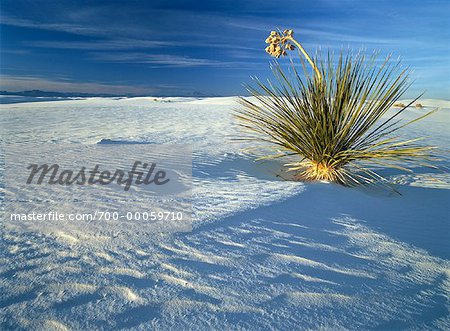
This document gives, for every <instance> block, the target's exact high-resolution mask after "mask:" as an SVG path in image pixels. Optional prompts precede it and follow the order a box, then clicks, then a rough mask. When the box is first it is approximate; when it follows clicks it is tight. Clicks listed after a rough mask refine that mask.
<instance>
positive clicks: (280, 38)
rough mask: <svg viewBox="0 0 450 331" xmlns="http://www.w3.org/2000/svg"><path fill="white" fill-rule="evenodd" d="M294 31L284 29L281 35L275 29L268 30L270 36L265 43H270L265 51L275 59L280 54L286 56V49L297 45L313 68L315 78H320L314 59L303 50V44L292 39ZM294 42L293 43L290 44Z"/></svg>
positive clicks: (292, 48) (291, 48)
mask: <svg viewBox="0 0 450 331" xmlns="http://www.w3.org/2000/svg"><path fill="white" fill-rule="evenodd" d="M293 35H294V31H293V30H284V31H283V33H282V35H280V33H278V32H276V31H272V32H270V36H269V37H267V39H266V44H270V45H269V46H267V47H266V52H267V53H269V54H270V55H271V56H273V57H276V58H277V59H278V58H279V57H280V56H286V54H287V52H286V50H291V51H292V50H294V49H295V46H297V47H298V49H299V50H300V51H301V52H302V54H303V55H304V56H305V58H306V60H308V62H309V64H310V65H311V67H312V68H313V69H314V71H315V73H316V75H317V78H318V79H319V81H320V80H322V75H321V74H320V71H319V69H318V68H317V66H316V64H315V63H314V61H313V60H312V59H311V57H310V56H309V54H308V53H307V52H306V51H305V49H304V48H303V46H302V45H301V44H300V43H299V42H298V41H297V40H295V39H294V37H293ZM292 43H293V44H295V46H294V45H292Z"/></svg>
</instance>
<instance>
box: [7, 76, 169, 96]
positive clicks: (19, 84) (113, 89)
mask: <svg viewBox="0 0 450 331" xmlns="http://www.w3.org/2000/svg"><path fill="white" fill-rule="evenodd" d="M166 88H167V87H166V86H163V87H161V88H158V87H136V86H128V85H114V84H106V83H98V82H91V83H87V82H74V81H67V80H52V79H46V78H42V77H34V76H10V75H2V79H1V84H0V89H2V90H8V91H24V90H43V91H52V92H74V93H76V92H79V93H110V94H149V95H150V94H152V93H160V92H161V91H162V90H165V89H166Z"/></svg>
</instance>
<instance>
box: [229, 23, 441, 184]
mask: <svg viewBox="0 0 450 331" xmlns="http://www.w3.org/2000/svg"><path fill="white" fill-rule="evenodd" d="M271 35H272V38H278V37H277V36H276V35H275V36H274V35H273V32H272V34H271ZM268 39H270V38H268ZM280 40H281V41H280ZM283 40H289V41H294V42H295V44H296V45H298V46H299V47H301V45H300V44H298V43H297V42H296V41H295V40H294V39H293V38H292V34H290V35H289V36H288V37H286V39H279V38H278V39H276V40H275V41H274V39H270V40H268V41H269V42H276V43H283ZM272 48H274V47H272ZM275 49H278V48H275ZM268 51H271V49H269V50H268ZM304 54H306V52H304ZM275 56H279V54H278V53H275ZM308 59H309V62H310V63H311V64H312V65H313V66H314V70H313V73H312V74H310V73H309V71H308V70H307V68H306V65H305V63H304V62H303V61H302V62H301V65H302V68H303V76H301V75H300V74H299V72H298V71H297V70H298V69H297V66H296V65H295V64H294V63H293V62H292V61H291V65H290V66H289V71H288V72H285V71H284V70H283V68H282V67H281V65H280V64H278V63H277V62H275V63H274V64H273V66H272V71H273V74H274V77H275V79H274V80H273V81H268V82H267V83H263V82H261V81H259V80H258V79H255V80H256V85H257V86H256V87H252V86H247V90H248V91H249V93H250V94H251V96H252V97H254V100H252V99H249V98H240V100H239V101H240V104H241V105H242V107H241V108H239V109H238V110H237V111H236V113H235V116H236V119H237V120H238V122H239V124H240V125H241V126H242V128H243V129H244V131H245V132H246V133H247V134H246V135H245V136H244V137H242V139H243V140H248V141H259V142H263V143H265V145H267V146H268V147H271V148H273V149H275V150H276V151H277V152H276V153H274V154H270V155H269V154H268V155H264V156H262V157H260V159H271V158H279V157H286V156H289V158H290V160H291V162H290V163H287V164H286V166H287V167H288V170H290V171H293V172H294V179H297V180H304V181H316V180H317V181H330V182H337V183H340V184H344V185H348V186H352V185H360V184H374V183H379V182H386V179H384V178H383V177H381V176H380V175H378V174H377V173H376V172H374V171H373V170H372V168H373V167H371V165H373V166H381V167H389V168H395V169H399V170H403V171H411V167H413V166H416V165H420V166H428V167H434V166H433V165H432V163H431V161H432V160H433V155H432V154H431V151H432V149H433V148H434V147H432V146H424V145H421V144H420V140H422V137H417V138H415V139H410V140H404V139H401V138H400V137H398V136H396V133H397V132H398V130H399V129H401V128H403V127H404V126H406V125H409V124H412V123H413V122H415V121H417V120H420V119H422V118H424V117H425V116H428V115H430V114H431V113H432V112H429V113H426V114H424V115H423V116H420V117H418V118H416V119H415V120H413V121H410V122H407V123H402V121H401V119H400V116H399V115H400V114H401V113H402V112H404V111H406V110H407V108H408V106H410V105H411V104H412V103H414V102H415V101H416V100H417V99H415V100H413V101H412V102H411V104H408V105H406V106H404V107H402V108H400V109H396V110H392V112H388V111H389V110H390V109H392V108H393V106H394V104H395V103H396V102H397V101H398V99H399V98H400V97H401V96H402V95H403V94H404V92H405V91H406V90H407V88H408V87H409V84H408V82H407V79H408V70H407V69H402V68H401V66H400V63H399V62H392V61H391V60H390V59H389V58H388V59H386V60H385V61H384V62H383V63H382V64H381V65H378V62H377V59H376V56H371V57H370V58H368V59H367V58H366V56H364V55H363V54H357V55H351V54H347V55H344V54H343V53H341V54H340V55H339V57H338V59H337V61H335V59H334V57H333V55H332V54H330V53H329V54H328V55H327V56H326V57H325V58H323V57H321V56H316V58H314V59H310V58H309V56H308ZM293 159H294V161H292V160H293Z"/></svg>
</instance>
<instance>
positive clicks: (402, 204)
mask: <svg viewBox="0 0 450 331" xmlns="http://www.w3.org/2000/svg"><path fill="white" fill-rule="evenodd" d="M401 102H404V103H406V102H407V101H404V100H402V101H401ZM418 102H420V103H422V104H423V105H424V106H425V107H426V109H415V108H411V109H409V110H408V111H407V112H405V117H406V119H408V118H410V119H412V118H413V117H414V116H417V115H418V114H421V113H423V112H424V111H426V110H427V109H432V108H433V107H436V106H438V107H441V109H440V111H439V112H437V113H435V114H433V115H432V116H430V117H428V118H426V119H425V120H424V121H422V122H420V123H416V124H414V126H411V127H407V128H405V130H404V132H403V135H404V136H406V137H409V136H411V137H412V136H415V135H417V134H419V135H421V136H427V137H429V138H427V139H428V141H429V142H430V143H431V144H435V145H436V146H439V147H440V148H441V152H440V153H441V154H442V155H443V158H442V161H440V163H439V166H440V169H439V170H431V169H427V168H417V169H415V170H416V173H415V174H409V173H401V172H400V171H397V170H389V169H380V172H381V173H382V174H383V175H384V176H386V177H388V178H390V179H391V180H392V181H393V182H395V183H397V184H396V188H397V189H398V190H399V191H400V192H401V194H402V195H397V194H393V193H392V192H390V191H386V190H378V189H363V188H353V189H350V188H344V187H340V186H337V185H333V184H326V183H316V184H305V183H299V182H290V181H284V180H281V179H280V178H279V177H277V176H276V175H277V173H279V171H280V167H281V164H280V163H279V162H265V163H259V162H255V161H254V158H253V157H252V156H251V155H248V153H244V152H242V148H243V147H245V145H244V144H242V143H237V142H236V141H234V140H233V139H234V138H235V137H236V136H238V135H239V131H238V129H237V127H236V125H235V123H234V120H233V118H232V116H231V110H232V109H233V108H234V107H236V106H237V105H236V103H235V98H232V97H226V98H202V99H195V98H154V97H146V98H121V99H118V98H89V99H84V100H66V101H52V102H36V103H20V104H9V105H1V106H0V121H1V125H0V126H1V128H2V135H1V139H2V142H3V143H15V142H45V143H47V142H51V143H83V144H97V143H99V142H101V141H102V140H103V141H105V140H106V139H108V141H109V142H112V143H117V144H121V143H130V142H140V143H189V144H192V145H193V147H194V152H193V182H194V183H193V184H194V188H193V196H194V210H195V223H194V229H193V231H192V232H187V233H175V234H169V233H162V234H158V233H156V234H152V235H147V236H142V235H136V236H133V235H131V236H129V235H128V236H123V237H121V236H117V237H113V238H112V237H110V236H107V235H101V234H99V235H97V236H93V235H82V234H72V233H65V232H55V233H52V234H43V233H19V232H8V231H6V232H5V231H3V233H2V238H1V241H0V298H1V299H0V329H2V330H4V329H33V330H93V329H105V330H109V329H136V330H148V329H155V330H169V329H171V330H184V329H190V330H206V329H220V330H236V329H248V330H266V329H277V330H297V329H314V330H317V329H332V330H337V329H383V330H386V329H417V330H426V329H429V330H437V329H440V330H448V329H450V314H449V308H450V305H449V295H450V261H449V258H450V234H449V231H450V226H449V222H450V218H449V208H448V205H449V203H450V176H449V172H448V166H449V165H450V159H449V156H448V146H449V144H450V133H449V130H448V128H449V125H450V102H449V101H445V100H429V99H424V100H420V101H418ZM3 170H4V164H1V171H2V173H3ZM6 189H7V188H5V187H4V186H2V187H1V190H2V192H3V193H4V191H5V190H6Z"/></svg>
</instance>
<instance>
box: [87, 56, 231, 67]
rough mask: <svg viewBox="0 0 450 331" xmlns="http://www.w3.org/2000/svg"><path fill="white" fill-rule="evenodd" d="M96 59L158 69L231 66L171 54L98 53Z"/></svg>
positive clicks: (225, 63)
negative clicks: (140, 64)
mask: <svg viewBox="0 0 450 331" xmlns="http://www.w3.org/2000/svg"><path fill="white" fill-rule="evenodd" d="M92 55H93V56H94V58H96V59H98V60H100V61H105V62H122V63H144V64H150V65H155V66H157V67H160V66H165V67H178V68H186V67H200V66H207V67H225V66H227V65H229V64H230V63H229V62H224V61H217V60H210V59H202V58H192V57H188V56H177V55H170V54H147V53H130V52H126V53H119V52H115V53H104V52H97V53H92Z"/></svg>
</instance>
